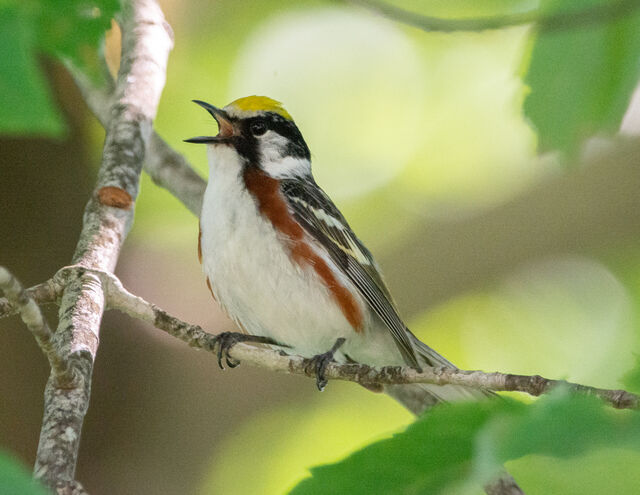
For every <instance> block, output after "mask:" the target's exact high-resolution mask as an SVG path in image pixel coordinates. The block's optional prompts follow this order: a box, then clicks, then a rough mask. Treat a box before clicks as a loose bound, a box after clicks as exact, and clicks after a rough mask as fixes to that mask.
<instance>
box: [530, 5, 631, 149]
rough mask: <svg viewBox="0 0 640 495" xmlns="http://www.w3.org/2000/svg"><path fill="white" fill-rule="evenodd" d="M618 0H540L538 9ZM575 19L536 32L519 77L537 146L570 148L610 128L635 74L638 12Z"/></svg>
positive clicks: (617, 122) (613, 127) (621, 110)
mask: <svg viewBox="0 0 640 495" xmlns="http://www.w3.org/2000/svg"><path fill="white" fill-rule="evenodd" d="M602 3H608V4H611V8H615V5H614V4H616V3H619V0H595V1H594V0H545V1H544V2H542V5H541V10H542V11H544V12H555V11H563V10H564V11H566V10H567V9H568V8H571V9H573V10H575V11H579V10H584V9H586V8H589V7H590V6H593V5H595V4H602ZM625 4H626V9H625V10H624V13H625V14H626V15H622V16H619V17H617V18H616V19H615V20H608V19H606V18H604V16H603V18H602V19H601V21H600V22H595V23H586V22H576V23H574V24H572V25H567V26H566V27H564V28H560V29H557V30H553V31H550V32H545V31H541V32H540V34H539V35H538V36H537V38H536V40H535V43H534V46H533V51H532V54H531V60H530V65H529V69H528V72H527V74H526V78H525V81H526V83H527V84H528V85H529V87H530V89H531V92H530V94H529V95H528V97H527V98H526V100H525V103H524V111H525V114H526V116H527V117H528V118H529V119H530V121H531V122H532V123H533V125H534V126H535V127H536V128H537V130H538V135H539V143H540V150H541V151H547V150H561V151H565V152H568V153H573V152H575V151H576V150H577V149H578V146H579V144H580V142H581V141H582V140H584V139H585V138H586V137H588V136H591V135H593V134H595V133H598V132H612V131H615V130H616V129H617V128H618V127H619V125H620V122H621V120H622V116H623V115H624V111H625V109H626V108H627V105H628V103H629V100H630V97H631V94H632V92H633V88H634V87H635V85H636V84H637V83H638V76H639V75H640V13H639V9H631V8H630V7H629V4H630V2H629V1H626V2H625Z"/></svg>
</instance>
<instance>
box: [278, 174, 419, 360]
mask: <svg viewBox="0 0 640 495" xmlns="http://www.w3.org/2000/svg"><path fill="white" fill-rule="evenodd" d="M281 190H282V193H283V195H284V197H285V198H286V200H287V203H288V205H289V207H290V209H291V211H292V213H293V215H294V217H295V219H296V220H297V221H298V222H299V223H300V224H301V225H302V227H303V228H304V229H305V230H306V231H307V233H308V234H309V235H311V236H312V237H313V238H314V239H316V240H317V241H318V242H319V243H320V244H321V245H322V246H323V247H324V248H325V249H326V250H327V252H328V254H329V256H330V257H331V259H332V260H333V262H334V263H335V264H336V265H337V266H338V267H339V268H340V269H341V270H342V271H343V272H344V273H345V274H346V275H347V277H348V278H349V280H350V281H351V282H352V283H353V284H354V285H355V286H356V288H357V289H358V291H359V292H360V294H361V295H362V297H363V298H364V299H365V301H367V303H368V304H369V306H370V307H371V309H372V310H373V311H374V312H375V313H376V314H377V315H378V317H379V318H380V319H381V320H382V321H383V322H384V323H385V325H386V326H387V328H388V329H389V331H390V332H391V335H393V337H394V339H395V342H396V345H397V346H398V349H399V350H400V352H401V353H402V355H403V357H404V358H405V360H406V361H407V363H408V364H409V365H411V366H414V367H416V368H419V364H418V360H417V358H416V353H415V350H414V346H413V345H412V337H413V334H411V332H410V331H409V329H408V328H407V327H406V326H405V324H404V323H403V322H402V320H401V319H400V316H399V315H398V312H397V310H396V307H395V304H394V303H393V300H392V298H391V294H390V293H389V290H388V289H387V286H386V285H385V283H384V280H383V279H382V276H381V275H380V271H379V269H378V266H377V265H376V262H375V261H374V259H373V256H372V255H371V253H370V252H369V250H368V249H367V248H366V247H365V246H364V245H363V244H362V242H360V240H359V239H358V238H357V237H356V235H355V234H354V233H353V231H352V230H351V228H350V227H349V224H348V223H347V221H346V220H345V218H344V217H343V216H342V214H341V213H340V211H339V210H338V209H337V208H336V206H335V205H334V204H333V202H332V201H331V199H330V198H329V197H328V196H327V195H326V194H325V193H324V191H323V190H322V189H320V187H319V186H318V185H317V184H315V183H314V182H309V181H308V180H307V181H303V180H299V179H284V180H281Z"/></svg>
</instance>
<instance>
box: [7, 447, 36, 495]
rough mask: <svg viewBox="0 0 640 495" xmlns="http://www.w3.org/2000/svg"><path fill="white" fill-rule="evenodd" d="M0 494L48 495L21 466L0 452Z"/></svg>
mask: <svg viewBox="0 0 640 495" xmlns="http://www.w3.org/2000/svg"><path fill="white" fill-rule="evenodd" d="M0 493H6V494H16V495H18V494H19V495H46V493H47V492H46V490H45V489H44V488H43V487H42V485H40V484H39V483H37V482H36V481H34V480H33V478H31V473H29V472H28V471H27V470H26V469H25V468H24V467H23V466H22V465H21V464H19V463H18V462H17V461H16V460H15V459H13V458H12V457H11V456H9V455H8V454H6V453H4V452H0Z"/></svg>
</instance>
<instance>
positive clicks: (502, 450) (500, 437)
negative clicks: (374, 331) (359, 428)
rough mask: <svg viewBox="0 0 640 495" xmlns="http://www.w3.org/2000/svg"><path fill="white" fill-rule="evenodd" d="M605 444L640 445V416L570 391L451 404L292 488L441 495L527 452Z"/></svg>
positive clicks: (298, 493) (561, 452)
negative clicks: (532, 397) (535, 398)
mask: <svg viewBox="0 0 640 495" xmlns="http://www.w3.org/2000/svg"><path fill="white" fill-rule="evenodd" d="M603 446H615V447H628V448H632V449H634V450H640V415H639V414H638V413H637V412H630V411H622V412H621V411H614V410H612V409H610V408H608V407H606V406H603V405H602V404H601V403H600V402H599V401H598V400H597V399H595V398H593V397H580V396H572V395H570V394H568V393H566V392H565V391H558V392H557V393H555V394H552V395H550V396H547V397H544V398H542V399H540V400H538V401H536V402H535V403H533V404H531V405H525V404H522V403H519V402H513V401H508V400H500V401H499V400H496V401H491V402H488V403H482V404H479V403H462V404H447V405H443V406H440V407H438V408H437V409H435V410H433V411H431V412H430V413H429V414H427V415H425V416H423V417H422V418H420V419H419V420H418V421H416V422H415V423H414V424H413V425H411V426H410V427H409V428H407V430H406V431H405V432H403V433H400V434H397V435H395V436H394V437H393V438H390V439H388V440H383V441H380V442H377V443H374V444H372V445H369V446H367V447H365V448H364V449H362V450H361V451H359V452H356V453H355V454H353V455H351V456H349V457H348V458H346V459H345V460H343V461H342V462H339V463H336V464H333V465H327V466H321V467H316V468H313V469H312V475H313V477H312V478H308V479H306V480H304V481H303V482H302V483H300V484H299V485H298V486H297V487H296V488H295V489H294V490H293V492H292V493H293V494H295V495H308V494H319V493H327V492H330V491H331V490H329V487H336V486H339V487H341V490H343V491H344V492H348V493H356V494H357V493H403V494H414V493H416V494H418V493H438V492H440V491H441V490H442V489H444V488H446V487H447V485H449V484H453V483H459V482H460V481H461V480H464V479H469V480H470V482H469V483H470V485H471V486H480V485H481V484H483V483H485V482H486V481H487V480H489V479H491V477H493V476H494V475H495V473H496V472H498V471H499V470H500V469H501V466H502V465H503V464H504V463H505V462H507V461H509V460H513V459H518V458H520V457H522V456H525V455H528V454H543V455H549V456H556V457H570V456H575V455H579V454H582V453H585V452H587V451H588V450H590V449H592V448H594V447H603ZM470 474H472V476H469V475H470Z"/></svg>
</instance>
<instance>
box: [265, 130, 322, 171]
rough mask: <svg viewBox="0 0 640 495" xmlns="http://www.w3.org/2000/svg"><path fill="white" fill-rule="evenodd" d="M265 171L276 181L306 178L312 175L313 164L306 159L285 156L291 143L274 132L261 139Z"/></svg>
mask: <svg viewBox="0 0 640 495" xmlns="http://www.w3.org/2000/svg"><path fill="white" fill-rule="evenodd" d="M258 139H259V142H260V152H261V163H260V165H261V166H262V168H263V170H264V171H265V172H267V174H269V175H270V176H271V177H273V178H275V179H284V178H287V177H304V176H307V175H309V174H310V173H311V162H310V161H309V160H307V159H305V158H297V157H292V156H285V153H286V151H287V145H288V144H289V141H288V140H287V139H286V138H284V137H282V136H281V135H280V134H278V133H277V132H274V131H267V132H266V133H265V134H264V135H263V136H260V137H259V138H258Z"/></svg>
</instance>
